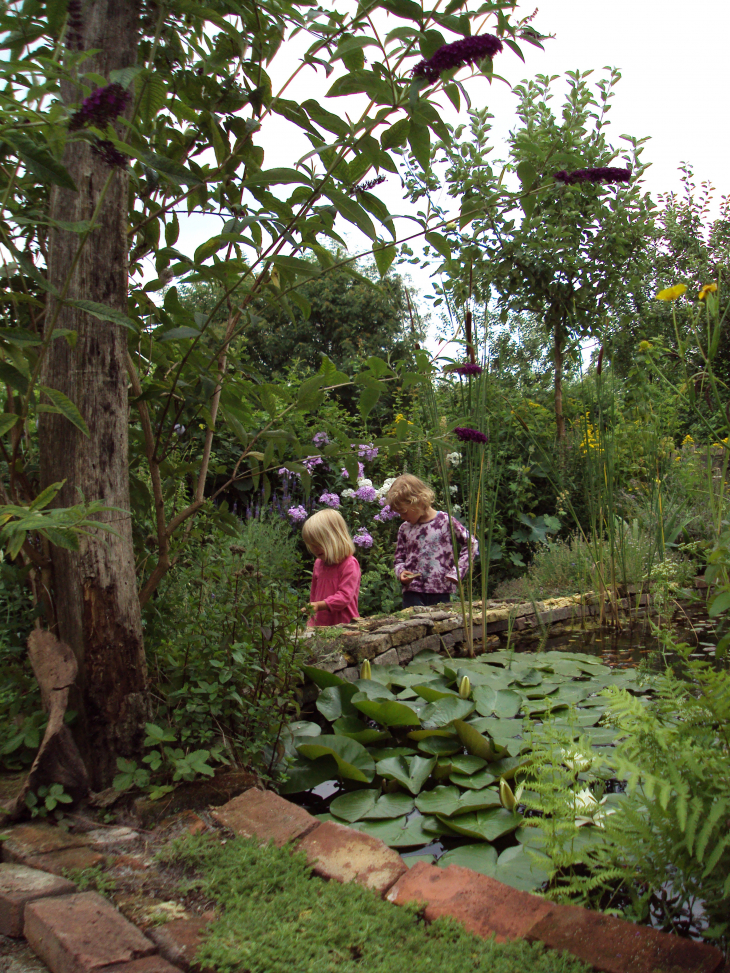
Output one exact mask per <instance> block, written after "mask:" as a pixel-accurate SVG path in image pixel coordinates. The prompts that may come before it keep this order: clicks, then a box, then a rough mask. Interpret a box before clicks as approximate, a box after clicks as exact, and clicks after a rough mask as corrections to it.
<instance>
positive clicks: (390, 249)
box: [373, 243, 398, 277]
mask: <svg viewBox="0 0 730 973" xmlns="http://www.w3.org/2000/svg"><path fill="white" fill-rule="evenodd" d="M397 253H398V251H397V249H396V247H395V244H392V243H391V244H388V245H387V246H381V247H376V248H375V249H374V250H373V257H374V258H375V266H376V267H377V268H378V273H379V274H380V276H381V277H385V275H386V274H387V273H388V271H389V270H390V265H391V264H392V263H393V261H394V260H395V258H396V256H397Z"/></svg>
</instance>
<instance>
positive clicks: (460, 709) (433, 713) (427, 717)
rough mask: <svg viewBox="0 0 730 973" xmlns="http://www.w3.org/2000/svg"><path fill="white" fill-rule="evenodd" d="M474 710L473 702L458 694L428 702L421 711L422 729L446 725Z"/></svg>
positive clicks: (461, 718)
mask: <svg viewBox="0 0 730 973" xmlns="http://www.w3.org/2000/svg"><path fill="white" fill-rule="evenodd" d="M473 712H474V703H473V702H472V701H471V700H469V699H462V698H461V697H460V696H447V697H445V698H444V699H438V700H436V702H435V703H429V704H428V706H426V707H425V708H424V709H423V710H422V711H421V721H422V723H423V726H424V729H429V728H430V727H440V726H447V725H448V724H449V723H452V722H453V721H454V720H463V719H464V717H465V716H468V715H469V714H470V713H473Z"/></svg>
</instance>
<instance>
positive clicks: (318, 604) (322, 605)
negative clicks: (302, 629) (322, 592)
mask: <svg viewBox="0 0 730 973" xmlns="http://www.w3.org/2000/svg"><path fill="white" fill-rule="evenodd" d="M326 608H327V602H326V601H310V602H309V604H308V605H305V606H304V608H302V611H303V612H305V613H306V614H308V615H314V614H316V613H317V612H321V611H324V610H325V609H326Z"/></svg>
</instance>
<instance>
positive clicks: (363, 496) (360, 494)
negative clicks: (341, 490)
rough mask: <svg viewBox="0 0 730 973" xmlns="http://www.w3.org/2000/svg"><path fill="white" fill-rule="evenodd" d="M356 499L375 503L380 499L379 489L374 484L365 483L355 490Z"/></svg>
mask: <svg viewBox="0 0 730 973" xmlns="http://www.w3.org/2000/svg"><path fill="white" fill-rule="evenodd" d="M355 499H356V500H364V501H365V502H366V503H373V502H374V501H375V500H377V499H378V491H377V490H376V489H375V487H374V486H368V485H367V484H363V485H362V486H360V487H358V488H357V490H355Z"/></svg>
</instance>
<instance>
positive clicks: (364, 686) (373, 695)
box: [353, 679, 395, 699]
mask: <svg viewBox="0 0 730 973" xmlns="http://www.w3.org/2000/svg"><path fill="white" fill-rule="evenodd" d="M353 686H355V687H357V688H356V691H357V692H359V693H362V694H363V695H364V696H367V698H368V699H395V694H394V693H392V692H391V691H390V690H389V689H388V687H387V686H385V685H383V683H382V682H379V681H378V680H377V679H356V680H355V682H354V683H353Z"/></svg>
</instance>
